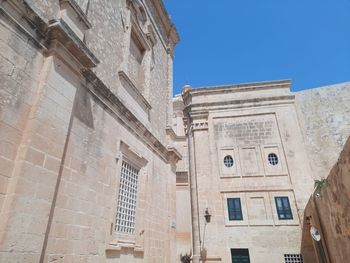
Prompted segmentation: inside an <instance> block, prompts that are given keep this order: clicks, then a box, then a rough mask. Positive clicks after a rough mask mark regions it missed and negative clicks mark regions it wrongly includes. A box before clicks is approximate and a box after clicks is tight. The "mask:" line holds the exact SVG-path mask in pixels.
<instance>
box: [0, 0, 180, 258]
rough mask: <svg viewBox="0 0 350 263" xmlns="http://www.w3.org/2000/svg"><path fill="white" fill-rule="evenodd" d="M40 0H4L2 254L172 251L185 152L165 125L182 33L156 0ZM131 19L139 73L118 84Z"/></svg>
mask: <svg viewBox="0 0 350 263" xmlns="http://www.w3.org/2000/svg"><path fill="white" fill-rule="evenodd" d="M39 2H40V1H39ZM39 2H37V1H27V2H22V1H6V2H5V3H1V8H2V9H1V11H2V16H1V25H0V29H1V39H0V41H1V42H0V45H1V48H0V64H1V66H0V72H1V75H0V78H1V82H2V83H3V85H2V87H1V90H0V127H1V128H0V145H1V150H0V155H1V156H0V166H1V172H0V183H1V184H0V185H1V187H0V207H1V213H0V261H1V262H33V263H34V262H152V263H153V262H159V263H163V262H175V257H174V255H175V251H176V245H175V241H176V240H175V239H176V235H175V225H174V223H173V222H175V211H176V208H175V202H176V192H175V183H176V182H175V181H176V176H175V168H174V167H175V165H176V162H177V160H178V158H180V156H179V155H176V151H174V150H168V146H169V145H170V144H171V145H172V139H171V138H170V139H169V141H168V138H167V137H166V127H167V125H168V124H169V123H168V122H170V121H171V119H169V116H171V112H172V109H171V107H172V104H170V102H171V94H172V61H173V57H172V52H173V48H174V46H175V45H176V42H177V41H178V39H177V38H178V37H177V34H176V31H175V28H174V27H173V26H172V25H171V22H170V20H169V18H168V15H167V13H166V11H165V10H164V9H163V5H162V3H161V2H159V1H103V0H101V1H98V2H95V1H92V2H91V1H90V5H89V6H88V5H87V1H77V2H75V1H73V0H70V1H61V4H59V1H57V2H56V3H51V2H50V3H49V2H45V1H44V2H42V3H41V2H40V3H39ZM63 2H66V3H68V5H65V4H63ZM72 7H74V8H72ZM60 8H65V9H64V10H63V9H61V10H60ZM87 8H88V9H89V10H88V15H87V16H86V14H85V12H86V10H87ZM81 11H82V12H81ZM138 12H142V13H138ZM140 14H144V15H145V17H143V18H142V19H145V20H142V21H141V20H139V19H140V17H139V15H140ZM22 17H23V18H25V19H21V18H22ZM26 19H28V20H26ZM52 19H62V20H56V22H48V21H50V20H52ZM27 21H30V22H31V23H32V24H28V23H27ZM82 21H85V22H84V23H85V26H82ZM86 21H88V22H89V23H90V24H91V26H92V27H91V29H89V26H86V25H88V24H89V23H86ZM107 21H108V22H107ZM154 21H157V22H154ZM141 22H142V23H144V24H143V25H142V27H140V24H139V23H141ZM53 23H54V24H53ZM33 25H35V26H36V28H35V30H36V31H35V30H33V29H34V28H33ZM163 27H164V28H163ZM169 29H171V30H169ZM131 30H134V31H137V34H138V38H139V39H140V41H141V42H142V45H144V47H145V51H144V52H145V54H143V58H142V59H143V62H142V63H143V65H142V70H144V71H145V75H146V78H145V79H142V83H132V81H131V84H129V86H126V87H123V86H122V83H121V80H120V79H121V76H123V77H124V78H127V79H128V80H130V79H131V80H132V77H131V76H130V72H128V70H127V68H126V66H127V63H128V61H129V57H130V51H129V49H128V48H127V47H128V46H129V40H130V36H131ZM111 32H114V33H113V34H111ZM159 32H160V33H159ZM165 32H167V33H165ZM47 33H48V34H47ZM46 34H47V35H46ZM81 40H84V42H82V41H81ZM98 62H99V63H98ZM96 64H98V66H97V67H96V68H95V69H93V70H92V69H91V67H93V66H94V65H96ZM120 72H122V73H123V74H121V73H120ZM130 85H131V86H130ZM133 85H134V86H135V87H134V86H133ZM138 85H142V87H143V90H142V92H135V90H138V87H137V86H138ZM123 92H124V93H123ZM122 94H128V97H122V96H121V95H122ZM168 144H169V145H168ZM130 158H131V159H132V158H135V159H138V160H142V164H140V173H139V182H138V192H137V208H136V215H137V217H136V218H137V219H136V228H135V231H134V233H133V234H132V235H129V236H125V235H122V234H121V233H118V232H116V231H115V230H114V225H115V217H116V209H117V196H118V191H119V178H120V170H121V162H122V161H123V160H125V159H130Z"/></svg>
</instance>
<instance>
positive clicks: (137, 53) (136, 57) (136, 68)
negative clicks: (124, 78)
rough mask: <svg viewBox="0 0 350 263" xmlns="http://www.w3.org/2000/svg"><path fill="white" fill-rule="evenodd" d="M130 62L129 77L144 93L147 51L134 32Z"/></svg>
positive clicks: (132, 34) (131, 39) (131, 41)
mask: <svg viewBox="0 0 350 263" xmlns="http://www.w3.org/2000/svg"><path fill="white" fill-rule="evenodd" d="M129 52H130V53H129V61H128V77H129V78H130V79H131V81H132V83H133V85H135V87H136V88H137V89H138V90H139V91H140V92H141V93H142V92H143V87H144V82H145V70H144V65H143V60H144V57H145V53H146V49H145V48H144V46H143V45H142V42H141V40H140V38H139V37H138V36H137V34H136V33H135V31H134V30H132V31H131V38H130V46H129Z"/></svg>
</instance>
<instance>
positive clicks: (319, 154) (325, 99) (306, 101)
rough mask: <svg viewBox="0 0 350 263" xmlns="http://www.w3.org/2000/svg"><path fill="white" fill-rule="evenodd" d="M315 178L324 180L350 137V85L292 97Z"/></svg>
mask: <svg viewBox="0 0 350 263" xmlns="http://www.w3.org/2000/svg"><path fill="white" fill-rule="evenodd" d="M295 95H296V105H297V112H298V118H299V123H300V127H301V130H302V132H303V137H304V143H305V146H306V148H307V152H308V156H309V159H310V164H311V166H312V170H313V173H314V178H315V179H317V178H325V177H327V175H328V173H329V171H330V169H331V168H332V166H333V165H334V163H335V162H336V161H337V158H338V156H339V154H340V152H341V150H342V149H343V146H344V144H345V142H346V140H347V138H348V137H349V136H350V103H349V101H350V83H349V82H346V83H340V84H336V85H331V86H327V87H321V88H315V89H310V90H305V91H300V92H297V93H295Z"/></svg>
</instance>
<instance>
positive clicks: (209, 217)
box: [204, 208, 211, 223]
mask: <svg viewBox="0 0 350 263" xmlns="http://www.w3.org/2000/svg"><path fill="white" fill-rule="evenodd" d="M204 217H205V221H206V222H207V223H210V219H211V214H210V212H209V209H208V208H206V209H205V212H204Z"/></svg>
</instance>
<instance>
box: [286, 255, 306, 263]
mask: <svg viewBox="0 0 350 263" xmlns="http://www.w3.org/2000/svg"><path fill="white" fill-rule="evenodd" d="M284 263H303V257H302V256H301V255H300V254H284Z"/></svg>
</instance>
